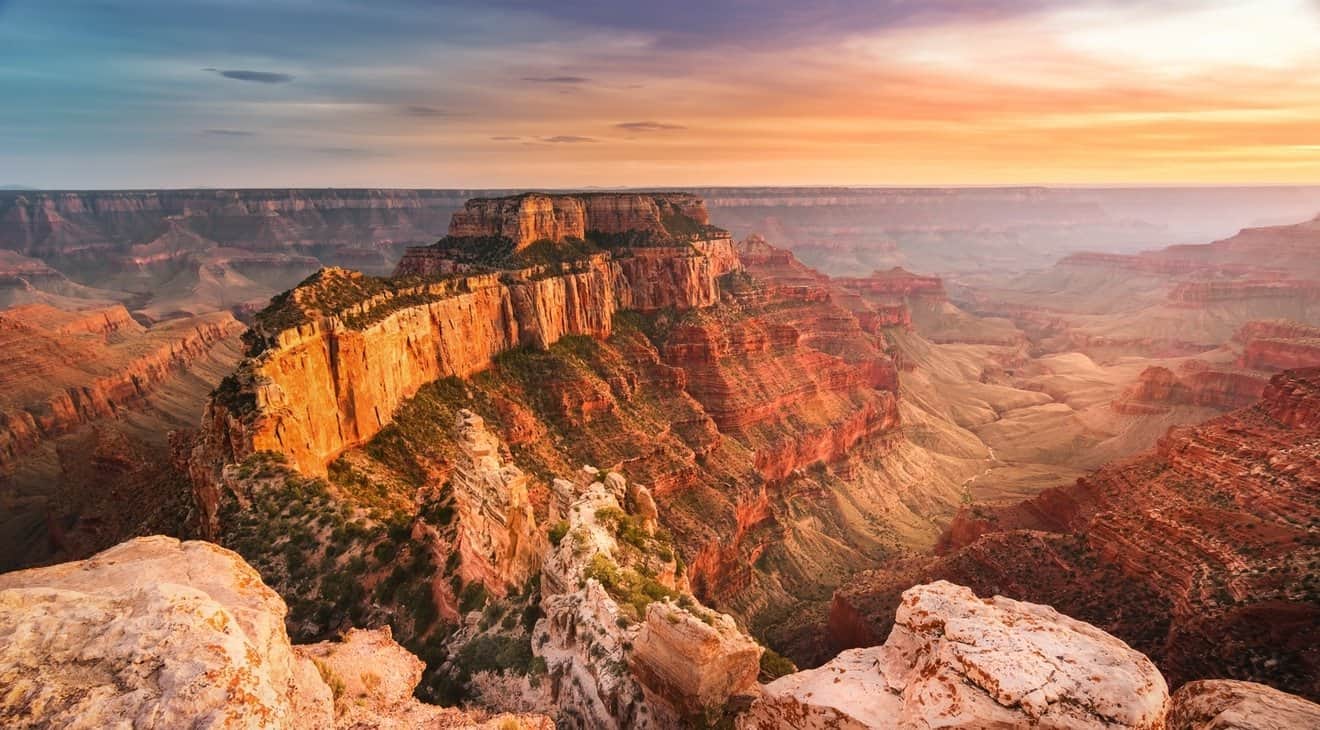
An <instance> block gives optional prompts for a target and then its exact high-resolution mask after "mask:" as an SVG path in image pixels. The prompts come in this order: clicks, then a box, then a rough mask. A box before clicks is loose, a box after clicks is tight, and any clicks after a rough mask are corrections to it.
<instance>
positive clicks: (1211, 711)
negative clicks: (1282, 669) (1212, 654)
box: [1167, 679, 1320, 730]
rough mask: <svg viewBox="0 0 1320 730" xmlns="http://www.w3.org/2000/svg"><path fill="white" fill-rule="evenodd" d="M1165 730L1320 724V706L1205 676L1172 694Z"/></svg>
mask: <svg viewBox="0 0 1320 730" xmlns="http://www.w3.org/2000/svg"><path fill="white" fill-rule="evenodd" d="M1167 722H1168V730H1279V728H1313V727H1320V705H1317V704H1315V703H1314V702H1308V701H1306V700H1304V699H1302V698H1301V697H1298V696H1296V695H1290V694H1288V693H1287V692H1280V691H1279V690H1277V689H1274V688H1273V687H1266V686H1265V685H1263V684H1256V683H1255V682H1239V681H1236V680H1231V679H1207V680H1202V681H1200V682H1188V683H1187V684H1185V685H1183V686H1182V687H1181V688H1179V689H1178V691H1177V692H1175V693H1173V700H1172V702H1171V703H1170V705H1169V715H1168V718H1167Z"/></svg>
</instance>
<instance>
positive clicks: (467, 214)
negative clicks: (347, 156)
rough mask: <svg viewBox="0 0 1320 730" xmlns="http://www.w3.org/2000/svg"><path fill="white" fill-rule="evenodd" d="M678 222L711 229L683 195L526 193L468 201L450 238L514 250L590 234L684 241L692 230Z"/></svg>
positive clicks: (702, 207)
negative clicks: (493, 242)
mask: <svg viewBox="0 0 1320 730" xmlns="http://www.w3.org/2000/svg"><path fill="white" fill-rule="evenodd" d="M678 220H685V221H686V223H687V225H691V226H706V225H709V223H710V217H709V215H708V214H707V213H706V204H705V203H704V202H703V201H702V200H701V199H700V198H698V197H696V196H694V195H689V194H686V193H646V194H631V193H601V194H574V195H546V194H544V193H527V194H525V195H519V196H516V197H511V198H475V199H473V200H469V201H468V202H467V203H466V204H464V206H463V209H462V210H460V211H457V212H455V213H454V217H453V219H452V220H451V221H450V223H449V235H450V236H453V237H458V238H468V237H487V236H490V237H498V238H506V239H509V240H511V241H513V243H514V250H515V251H516V250H521V249H523V248H525V247H526V246H528V245H530V244H532V243H534V242H536V241H541V240H548V241H556V242H557V241H563V240H565V239H570V238H576V239H584V238H586V237H587V234H588V233H589V232H599V233H607V234H612V233H625V232H643V233H651V234H659V235H663V236H666V237H675V236H681V237H686V236H687V235H688V234H689V233H690V232H689V231H686V230H682V229H681V228H679V227H676V226H675V222H676V221H678ZM692 232H695V231H692Z"/></svg>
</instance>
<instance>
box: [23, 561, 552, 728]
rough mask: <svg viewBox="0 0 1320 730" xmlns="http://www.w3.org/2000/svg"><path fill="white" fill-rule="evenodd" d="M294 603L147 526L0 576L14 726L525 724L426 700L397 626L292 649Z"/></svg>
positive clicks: (239, 569)
mask: <svg viewBox="0 0 1320 730" xmlns="http://www.w3.org/2000/svg"><path fill="white" fill-rule="evenodd" d="M284 613H285V606H284V602H283V601H281V600H280V598H279V597H278V596H277V595H275V593H274V592H273V591H271V590H270V589H269V588H267V587H266V586H265V585H264V584H263V583H262V582H261V579H260V577H259V576H258V575H257V573H256V571H254V570H252V568H250V567H248V566H247V565H246V564H244V563H243V561H242V559H241V558H239V557H238V556H237V555H235V554H234V553H231V552H229V551H227V550H224V549H222V548H219V547H216V546H215V545H211V544H209V543H203V542H179V541H178V540H174V539H171V538H164V537H151V538H139V539H137V540H133V541H130V542H127V543H124V544H122V545H119V546H117V547H115V548H112V549H110V550H107V551H105V552H102V553H99V554H97V555H96V556H94V557H92V558H89V559H88V560H85V561H80V562H76V563H65V564H62V565H58V566H54V567H50V568H40V569H34V570H27V571H21V572H17V573H8V574H5V575H0V639H2V640H0V682H2V683H3V684H4V686H5V687H6V691H5V693H4V694H3V695H0V721H3V722H4V724H5V725H6V726H7V727H49V726H59V727H85V728H93V727H105V726H109V725H114V724H118V723H123V722H129V723H132V724H134V725H141V726H170V727H185V726H186V727H253V728H257V727H261V728H327V727H342V728H349V727H398V728H408V727H416V728H421V727H428V728H434V727H441V728H460V727H489V728H494V727H500V728H505V727H510V726H511V725H516V726H518V727H528V728H549V727H551V724H550V723H549V721H548V720H546V719H545V718H538V717H522V718H507V722H505V723H503V724H500V723H497V722H496V721H494V720H492V721H489V722H482V721H480V720H479V719H478V718H476V717H473V716H471V715H467V714H465V713H463V712H461V711H458V710H453V709H446V708H440V707H434V706H426V705H421V704H420V703H418V702H417V701H416V700H414V699H412V697H411V692H412V688H413V686H414V685H415V684H416V682H417V680H418V678H419V677H420V675H421V668H420V662H418V660H417V659H416V658H415V657H413V656H412V655H410V654H408V653H407V652H406V651H404V650H403V649H402V648H401V647H399V646H398V645H397V644H395V643H394V642H393V640H392V639H391V638H390V632H389V630H388V629H381V630H377V631H370V632H366V631H356V632H350V633H349V634H348V635H347V636H346V637H345V640H344V641H343V642H342V643H335V642H326V643H322V644H317V645H313V646H308V647H292V646H290V644H289V639H288V636H287V634H286V633H285V630H284V623H283V619H284Z"/></svg>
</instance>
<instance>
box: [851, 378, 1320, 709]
mask: <svg viewBox="0 0 1320 730" xmlns="http://www.w3.org/2000/svg"><path fill="white" fill-rule="evenodd" d="M1318 465H1320V369H1315V368H1312V369H1309V370H1296V371H1288V372H1285V373H1281V374H1278V375H1275V376H1274V377H1273V378H1271V380H1270V383H1269V385H1268V386H1267V387H1266V389H1265V391H1264V393H1263V394H1262V397H1261V400H1260V401H1259V402H1258V403H1257V404H1255V405H1254V406H1252V407H1250V408H1245V409H1241V410H1238V411H1235V412H1233V413H1230V414H1228V415H1225V416H1221V417H1219V418H1215V419H1212V420H1210V421H1207V422H1205V423H1203V424H1201V425H1199V426H1194V427H1179V428H1175V429H1172V430H1171V431H1170V432H1169V433H1168V434H1167V435H1166V436H1165V437H1164V438H1162V439H1160V441H1159V444H1158V446H1157V447H1156V449H1154V450H1152V451H1150V452H1147V453H1145V454H1142V455H1140V456H1137V457H1134V458H1132V459H1129V460H1127V461H1125V462H1119V463H1116V464H1112V465H1109V466H1106V467H1104V468H1102V469H1100V470H1098V471H1097V472H1095V473H1094V474H1092V475H1090V476H1087V477H1085V478H1084V479H1080V480H1078V482H1077V483H1076V484H1074V485H1071V486H1068V487H1059V488H1054V489H1049V490H1046V491H1045V492H1042V493H1041V494H1040V495H1038V496H1037V497H1035V498H1033V499H1031V500H1029V501H1027V502H1024V503H1022V504H1020V505H1016V506H1014V507H1011V508H1002V509H999V508H995V509H992V508H985V507H977V508H975V513H976V514H977V515H978V517H977V519H975V520H967V521H966V522H965V523H964V528H965V529H963V530H961V531H960V536H959V537H958V538H957V539H950V540H949V545H948V546H949V549H950V550H951V552H949V554H947V555H945V556H943V557H939V558H921V559H914V560H911V561H906V562H900V563H896V564H892V565H891V566H889V567H888V568H886V569H885V570H881V571H875V572H869V573H865V574H863V575H861V576H858V577H857V578H856V579H855V580H853V581H852V582H851V583H850V584H849V585H848V586H845V587H844V588H842V589H840V591H838V592H837V593H836V597H835V603H836V606H835V613H834V614H833V615H832V619H833V618H834V616H837V617H838V618H839V631H838V632H837V633H833V632H832V633H833V635H834V637H835V639H836V640H839V641H845V640H847V638H848V637H858V638H861V639H866V638H868V636H869V637H875V636H882V635H884V633H885V632H886V630H887V621H888V620H889V619H888V617H889V616H892V612H893V609H894V606H895V605H896V602H897V595H898V592H899V591H901V590H902V588H903V587H904V586H906V585H911V584H912V583H913V582H920V581H923V580H929V579H931V578H936V577H938V578H943V579H947V580H952V581H955V582H958V583H961V584H964V585H968V586H970V587H972V588H973V589H974V590H977V591H986V592H995V593H1002V594H1004V595H1007V596H1011V597H1014V598H1017V599H1023V600H1033V601H1041V602H1046V603H1049V604H1050V605H1053V606H1055V607H1056V608H1058V609H1059V610H1061V611H1064V612H1065V613H1067V614H1069V615H1072V616H1076V617H1078V618H1080V619H1083V620H1086V621H1088V622H1090V623H1092V624H1095V625H1096V626H1098V627H1100V628H1102V629H1104V630H1106V631H1110V632H1112V633H1113V634H1115V635H1116V636H1118V637H1120V638H1122V639H1124V640H1126V641H1128V642H1129V643H1131V644H1132V645H1133V646H1134V647H1136V648H1137V649H1139V650H1141V651H1143V652H1144V653H1146V654H1147V655H1149V656H1150V657H1151V658H1152V659H1153V660H1154V661H1155V663H1156V664H1157V665H1158V666H1159V667H1160V668H1161V670H1162V671H1163V672H1164V674H1165V675H1166V676H1167V677H1168V678H1169V679H1170V681H1171V682H1172V683H1173V684H1174V685H1175V686H1176V685H1178V684H1181V683H1182V682H1186V681H1190V680H1194V679H1200V678H1206V677H1232V678H1237V679H1245V680H1253V681H1261V682H1268V683H1269V684H1271V685H1274V686H1276V687H1279V688H1280V689H1284V690H1287V691H1290V692H1295V693H1297V694H1299V695H1301V696H1303V697H1307V698H1316V697H1320V686H1317V683H1316V677H1317V676H1318V675H1317V669H1316V668H1317V666H1320V654H1318V653H1317V650H1316V648H1315V647H1316V646H1317V645H1320V637H1317V635H1316V627H1317V626H1320V604H1317V602H1316V600H1315V595H1316V594H1315V587H1314V567H1313V566H1314V561H1316V560H1317V559H1320V542H1318V541H1317V540H1316V539H1315V535H1314V527H1313V524H1314V521H1315V520H1316V519H1317V518H1318V517H1320V489H1317V486H1320V468H1317V466H1318ZM859 626H860V627H863V628H868V627H869V631H859V630H858V627H859ZM1282 626H1287V627H1288V628H1287V629H1283V630H1279V631H1275V630H1273V629H1272V628H1266V627H1282ZM832 628H833V627H832Z"/></svg>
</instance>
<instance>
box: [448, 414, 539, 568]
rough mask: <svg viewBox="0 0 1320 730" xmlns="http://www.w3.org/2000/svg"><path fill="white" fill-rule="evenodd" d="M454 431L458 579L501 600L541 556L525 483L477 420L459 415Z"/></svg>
mask: <svg viewBox="0 0 1320 730" xmlns="http://www.w3.org/2000/svg"><path fill="white" fill-rule="evenodd" d="M457 430H458V445H459V449H460V452H461V454H462V457H461V459H460V461H459V463H458V464H457V465H456V466H455V469H454V472H453V475H452V477H451V479H450V484H451V485H452V487H453V493H454V504H455V509H456V510H457V512H458V514H459V519H458V523H459V533H458V552H459V556H460V562H459V576H460V577H461V578H462V580H463V582H464V583H472V582H478V583H481V584H482V585H484V586H486V587H487V589H488V590H491V591H493V592H496V593H497V594H502V593H503V592H504V591H505V589H506V588H507V587H508V586H520V585H522V584H523V583H525V582H526V581H527V579H528V578H530V577H532V575H533V574H535V572H536V570H537V568H539V567H540V562H541V556H542V555H543V554H544V552H545V546H544V545H543V544H542V540H543V538H542V532H541V530H540V529H539V528H538V527H537V524H536V515H535V514H534V513H533V511H532V504H531V502H530V501H528V496H527V484H528V479H527V476H526V475H525V474H523V472H522V470H521V469H519V468H518V467H517V466H514V465H513V464H511V463H505V461H504V458H503V457H502V456H501V454H500V447H501V444H500V442H499V440H498V439H497V438H495V436H493V435H492V434H491V433H490V432H489V431H487V430H486V424H485V421H483V420H482V418H481V416H478V415H476V414H475V413H473V412H471V411H468V410H462V411H459V420H458V424H457Z"/></svg>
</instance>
